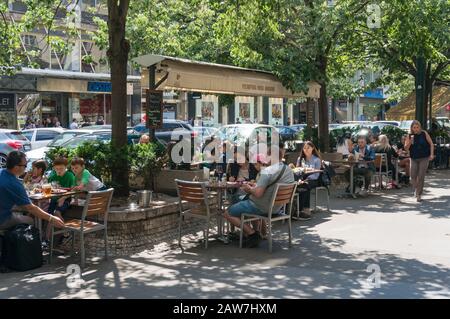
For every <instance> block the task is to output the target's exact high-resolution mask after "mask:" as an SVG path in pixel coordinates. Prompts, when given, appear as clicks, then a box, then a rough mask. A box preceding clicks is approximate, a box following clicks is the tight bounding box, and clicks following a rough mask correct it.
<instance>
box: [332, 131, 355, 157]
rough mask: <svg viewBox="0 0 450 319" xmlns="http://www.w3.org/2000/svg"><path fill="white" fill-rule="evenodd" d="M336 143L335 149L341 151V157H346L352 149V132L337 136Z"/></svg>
mask: <svg viewBox="0 0 450 319" xmlns="http://www.w3.org/2000/svg"><path fill="white" fill-rule="evenodd" d="M336 145H337V149H336V151H337V152H338V153H341V154H342V156H343V158H347V157H348V156H349V155H350V152H351V151H352V149H353V142H352V134H351V133H350V132H345V134H344V135H342V136H339V137H338V139H337V143H336Z"/></svg>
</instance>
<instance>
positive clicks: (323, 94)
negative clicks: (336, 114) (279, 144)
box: [318, 57, 330, 152]
mask: <svg viewBox="0 0 450 319" xmlns="http://www.w3.org/2000/svg"><path fill="white" fill-rule="evenodd" d="M327 65H328V61H327V58H326V57H320V58H319V70H320V74H321V75H322V76H321V77H322V80H321V81H320V83H319V84H320V97H319V145H318V147H319V149H320V151H321V152H329V151H330V136H329V133H328V122H329V116H328V96H327V81H326V74H327Z"/></svg>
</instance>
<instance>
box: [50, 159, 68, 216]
mask: <svg viewBox="0 0 450 319" xmlns="http://www.w3.org/2000/svg"><path fill="white" fill-rule="evenodd" d="M67 164H68V161H67V159H66V158H63V157H61V158H57V159H55V160H54V161H53V171H52V172H51V173H50V176H49V178H48V182H49V183H53V182H56V183H58V184H59V187H64V188H72V187H74V186H75V176H74V175H73V173H72V172H71V171H68V170H67ZM70 200H71V198H70V197H61V198H60V199H58V200H56V199H52V200H51V201H50V205H49V208H48V213H49V214H52V215H56V216H58V217H59V218H61V219H62V214H64V213H65V212H66V211H67V210H68V209H69V206H70Z"/></svg>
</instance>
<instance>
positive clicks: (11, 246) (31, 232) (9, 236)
mask: <svg viewBox="0 0 450 319" xmlns="http://www.w3.org/2000/svg"><path fill="white" fill-rule="evenodd" d="M2 263H3V265H4V266H6V267H7V268H9V269H13V270H18V271H26V270H30V269H35V268H39V267H41V266H42V263H43V258H42V246H41V238H40V234H39V230H38V229H37V228H36V227H34V226H31V225H28V224H19V225H16V226H14V227H13V228H11V229H9V230H8V231H7V232H6V233H5V236H4V238H3V245H2Z"/></svg>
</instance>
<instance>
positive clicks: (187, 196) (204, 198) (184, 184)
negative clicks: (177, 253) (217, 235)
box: [175, 179, 216, 249]
mask: <svg viewBox="0 0 450 319" xmlns="http://www.w3.org/2000/svg"><path fill="white" fill-rule="evenodd" d="M175 183H176V186H177V193H178V198H179V202H178V206H179V210H180V216H179V223H178V246H180V248H182V247H181V227H182V223H183V220H184V217H185V216H189V217H192V218H198V219H201V220H203V221H205V223H206V227H205V228H204V230H203V236H204V239H205V249H206V248H208V238H209V226H210V221H211V217H214V215H213V214H212V213H211V210H212V206H213V205H211V200H213V198H215V197H216V196H212V195H211V194H210V193H208V190H207V189H206V183H205V182H190V181H182V180H179V179H176V180H175ZM183 202H187V203H193V204H195V205H196V206H195V207H193V208H187V209H184V207H183Z"/></svg>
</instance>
